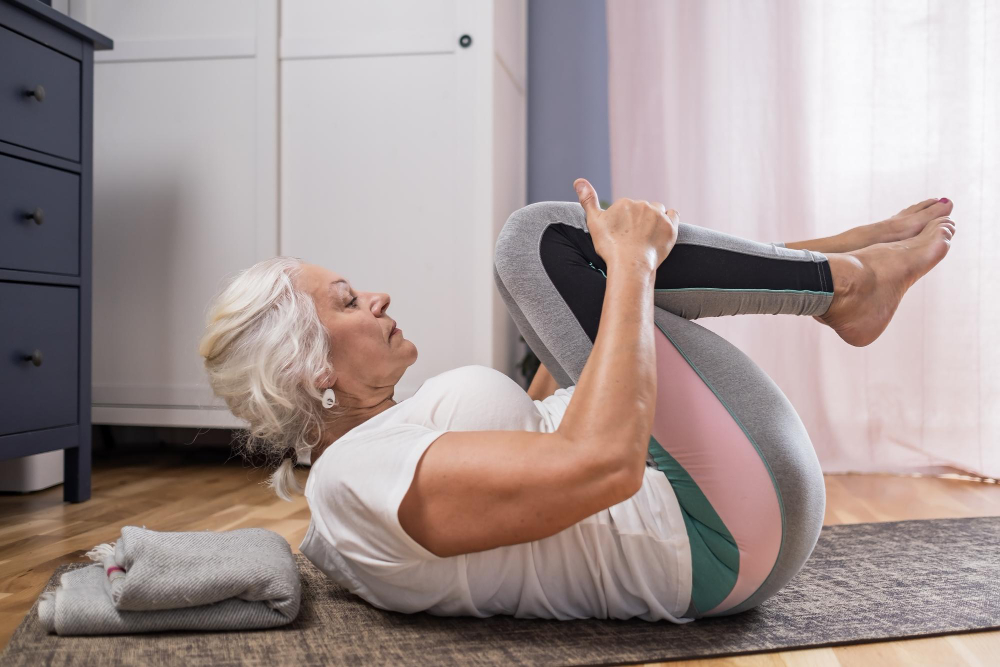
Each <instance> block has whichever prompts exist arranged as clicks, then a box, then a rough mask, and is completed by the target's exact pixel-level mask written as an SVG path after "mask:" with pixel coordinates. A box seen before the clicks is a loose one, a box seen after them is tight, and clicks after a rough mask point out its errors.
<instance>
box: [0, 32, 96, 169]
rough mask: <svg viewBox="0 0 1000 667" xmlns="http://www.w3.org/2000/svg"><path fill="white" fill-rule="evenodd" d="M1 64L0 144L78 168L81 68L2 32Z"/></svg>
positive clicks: (0, 44) (0, 39) (78, 64)
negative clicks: (46, 155)
mask: <svg viewBox="0 0 1000 667" xmlns="http://www.w3.org/2000/svg"><path fill="white" fill-rule="evenodd" d="M0 63H3V66H2V67H0V119H3V122H0V140H2V141H6V142H9V143H12V144H17V145H18V146H24V147H25V148H30V149H32V150H36V151H40V152H42V153H49V154H50V155H57V156H59V157H62V158H66V159H67V160H73V161H75V162H79V161H80V63H79V62H78V61H76V60H73V59H72V58H70V57H69V56H64V55H63V54H61V53H59V52H58V51H53V50H52V49H50V48H48V47H46V46H42V45H41V44H39V43H38V42H35V41H32V40H30V39H28V38H27V37H22V36H21V35H19V34H17V33H16V32H13V31H11V30H8V29H6V28H3V27H0ZM43 90H44V94H42V91H43ZM28 91H37V92H38V93H39V95H38V97H35V96H29V95H28V94H27V93H28ZM39 98H41V99H39Z"/></svg>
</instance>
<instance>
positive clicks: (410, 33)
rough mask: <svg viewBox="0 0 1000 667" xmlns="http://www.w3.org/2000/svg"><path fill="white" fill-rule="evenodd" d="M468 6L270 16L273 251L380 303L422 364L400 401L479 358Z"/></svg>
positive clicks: (479, 256)
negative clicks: (276, 217)
mask: <svg viewBox="0 0 1000 667" xmlns="http://www.w3.org/2000/svg"><path fill="white" fill-rule="evenodd" d="M469 4H470V3H464V2H463V3H460V2H458V1H457V0H436V1H433V2H432V1H430V0H425V1H423V2H419V3H400V2H388V1H382V2H371V1H369V2H365V3H360V2H325V1H321V0H314V1H306V0H286V1H285V2H283V3H282V9H281V12H282V21H281V25H282V37H281V57H282V62H281V114H280V115H281V216H280V220H281V224H280V229H281V233H280V239H281V241H280V243H281V253H282V254H286V255H293V256H296V257H300V258H302V259H304V260H305V261H308V262H311V263H315V264H320V265H323V266H325V267H327V268H329V269H332V270H334V271H336V272H337V273H340V274H342V275H343V276H345V277H346V278H348V279H349V280H350V281H351V284H352V286H354V287H356V288H358V289H362V290H368V291H381V292H387V293H389V295H390V296H391V299H392V301H391V304H390V306H389V309H388V314H389V315H390V316H391V317H392V318H393V319H395V320H396V321H397V323H398V325H399V327H400V328H401V329H402V330H403V334H404V335H405V336H406V338H408V339H410V340H411V341H413V342H414V343H415V344H416V346H417V349H418V353H419V356H418V359H417V362H416V364H415V365H414V366H413V367H411V368H410V369H409V370H408V371H407V373H406V375H404V376H403V379H402V380H401V381H400V383H399V385H397V388H396V396H397V400H399V399H401V398H406V397H407V396H409V395H411V394H412V393H413V392H414V391H415V390H416V389H417V387H418V386H419V384H420V383H421V382H422V380H423V379H424V378H426V377H428V376H430V375H435V374H437V373H440V372H442V371H445V370H447V369H450V368H454V367H456V366H459V365H462V364H467V363H474V362H473V361H472V360H476V359H479V358H480V356H481V355H479V356H477V355H478V354H479V352H478V351H479V350H481V349H483V348H484V346H483V342H484V341H483V336H482V331H483V328H482V321H481V320H482V319H483V317H485V316H486V315H484V313H486V311H487V309H488V308H489V303H488V300H489V298H490V295H489V292H488V291H484V287H483V286H484V285H485V284H486V283H485V282H484V279H483V275H486V277H487V278H490V276H488V275H487V274H486V273H483V272H484V268H483V267H484V264H483V258H484V257H490V256H491V255H492V252H491V251H492V248H486V249H484V248H483V247H482V246H483V239H484V238H487V239H488V238H489V235H490V234H491V231H490V230H491V226H492V222H491V219H490V210H489V208H488V207H480V206H477V201H478V200H477V199H476V197H477V192H476V187H477V176H476V169H477V162H476V159H477V155H478V154H477V143H476V142H477V134H476V132H477V124H476V121H477V119H476V118H475V115H476V101H477V97H476V96H477V94H478V93H477V87H476V79H477V76H479V77H489V76H490V75H491V73H492V64H491V63H490V61H489V59H487V60H486V62H487V63H488V65H489V67H488V68H483V67H482V64H481V63H482V61H481V60H479V61H477V59H476V54H477V51H476V49H475V48H474V47H475V46H477V44H476V42H475V39H476V37H477V35H476V34H473V33H474V32H475V29H476V28H477V27H478V24H477V23H476V21H477V18H476V17H475V16H470V15H469V12H470V11H479V10H475V9H473V10H470V9H469ZM474 4H476V5H481V4H482V3H474ZM480 13H481V12H480ZM463 34H470V36H471V37H472V39H473V44H472V45H471V47H470V48H464V47H462V46H461V45H460V43H459V40H460V38H461V36H462V35H463ZM484 41H485V42H486V43H485V44H484V45H483V46H491V42H489V41H486V40H484ZM481 48H482V47H481ZM477 63H478V64H477ZM477 68H478V69H477ZM478 120H479V123H480V127H479V131H480V132H482V131H484V130H485V131H487V132H488V131H489V129H488V128H489V127H490V126H489V122H490V118H488V117H486V118H479V119H478ZM487 176H488V175H487ZM482 180H483V179H482V178H481V177H480V178H479V181H480V183H479V186H480V187H482V183H481V181H482ZM481 194H482V193H480V195H481ZM484 233H485V235H484ZM487 266H488V265H487ZM480 273H482V274H483V275H480ZM487 273H488V272H487ZM490 280H491V278H490ZM487 287H488V288H491V287H492V286H491V284H490V285H487ZM477 339H478V340H477ZM488 345H489V341H486V346H488ZM483 361H484V362H485V363H489V360H488V359H483Z"/></svg>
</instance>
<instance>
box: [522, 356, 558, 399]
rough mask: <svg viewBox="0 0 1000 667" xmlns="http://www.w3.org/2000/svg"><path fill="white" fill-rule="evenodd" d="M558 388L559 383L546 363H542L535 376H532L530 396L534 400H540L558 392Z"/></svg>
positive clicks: (529, 389) (529, 388)
mask: <svg viewBox="0 0 1000 667" xmlns="http://www.w3.org/2000/svg"><path fill="white" fill-rule="evenodd" d="M558 388H559V383H558V382H556V379H555V378H554V377H552V374H551V373H549V369H548V368H546V367H545V364H541V363H540V364H539V365H538V370H537V371H535V377H533V378H531V385H530V386H529V387H528V396H530V397H531V400H533V401H540V400H542V399H544V398H547V397H549V396H551V395H552V394H554V393H556V389H558Z"/></svg>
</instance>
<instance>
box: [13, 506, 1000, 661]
mask: <svg viewBox="0 0 1000 667" xmlns="http://www.w3.org/2000/svg"><path fill="white" fill-rule="evenodd" d="M998 545H1000V517H985V518H971V519H935V520H931V521H894V522H889V523H862V524H854V525H844V526H824V527H823V531H822V533H821V534H820V537H819V542H818V543H817V545H816V549H815V551H813V554H812V556H811V557H810V559H809V561H808V562H807V563H806V565H805V567H804V568H803V569H802V571H800V572H799V574H798V575H796V576H795V578H794V579H792V581H791V582H790V583H789V584H788V585H787V586H786V587H785V588H783V589H782V590H781V591H779V592H778V593H777V594H776V595H775V596H774V597H772V598H770V599H768V600H767V601H765V602H764V603H763V604H761V605H760V606H758V607H756V608H754V609H751V610H749V611H747V612H744V613H742V614H738V615H735V616H728V617H722V618H706V619H699V620H697V621H694V622H693V623H687V624H684V625H675V624H673V623H669V622H665V621H664V622H659V623H648V622H646V621H641V620H629V621H601V620H584V621H564V622H560V621H547V620H526V619H515V618H511V617H498V616H494V617H492V618H487V619H475V618H441V617H435V616H430V615H427V614H412V615H406V614H398V613H394V612H385V611H381V610H379V609H376V608H374V607H372V606H370V605H369V604H367V603H366V602H364V601H363V600H361V599H359V598H357V597H354V596H353V595H351V594H349V593H348V592H347V591H345V590H344V589H342V588H340V587H339V586H337V585H336V584H334V583H333V582H331V581H329V580H328V579H327V578H326V577H325V576H324V575H323V574H322V573H321V572H319V571H318V570H316V569H315V568H314V567H313V566H312V564H310V563H309V562H308V561H307V560H306V559H305V558H304V557H302V556H301V555H296V559H297V561H298V564H299V568H300V572H301V573H302V588H303V590H302V608H301V611H300V612H299V616H298V618H297V619H296V620H295V621H294V622H293V623H291V624H289V625H287V626H284V627H282V628H278V629H274V630H261V631H255V632H225V633H219V632H172V633H162V634H156V635H117V636H108V637H57V636H54V635H46V634H45V633H44V632H43V631H42V629H41V627H40V626H39V623H38V615H37V607H38V603H37V602H36V603H35V605H34V606H33V607H32V608H31V611H30V612H29V613H28V614H27V616H26V617H25V619H24V621H23V622H22V623H21V625H20V626H19V627H18V628H17V630H16V632H15V633H14V636H13V638H12V640H11V642H10V644H9V646H8V648H7V651H6V652H5V653H4V654H3V655H2V656H0V665H30V666H31V667H37V665H41V664H73V665H121V664H143V665H145V664H155V665H206V666H208V665H212V666H217V665H273V664H294V665H327V664H342V663H350V664H393V665H425V664H435V665H498V664H504V665H506V664H524V665H584V664H588V665H592V664H607V663H612V664H623V663H636V662H656V661H663V660H674V659H682V658H704V657H709V656H715V657H718V656H725V655H737V654H741V653H754V652H761V651H775V650H784V649H793V648H805V647H816V646H830V645H836V644H855V643H861V642H871V641H878V640H886V639H895V638H903V637H917V636H927V635H937V634H948V633H954V632H966V631H970V630H982V629H986V628H994V627H998V626H1000V548H998ZM81 565H82V564H81ZM77 566H78V565H76V564H74V565H62V566H60V567H59V568H58V569H57V570H56V574H59V573H60V572H62V571H64V570H65V569H67V568H71V567H77ZM49 586H50V587H51V586H53V581H50V582H49Z"/></svg>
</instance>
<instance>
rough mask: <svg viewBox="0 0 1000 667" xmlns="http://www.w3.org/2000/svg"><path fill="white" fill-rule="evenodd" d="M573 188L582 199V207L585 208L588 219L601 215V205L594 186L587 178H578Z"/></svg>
mask: <svg viewBox="0 0 1000 667" xmlns="http://www.w3.org/2000/svg"><path fill="white" fill-rule="evenodd" d="M573 188H574V189H575V190H576V196H577V197H579V198H580V205H581V206H583V210H584V211H585V212H586V213H587V217H588V218H589V217H591V216H597V215H600V213H601V204H600V201H599V200H598V199H597V191H596V190H594V186H593V185H591V184H590V182H589V181H588V180H587V179H586V178H578V179H576V180H575V181H573Z"/></svg>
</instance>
